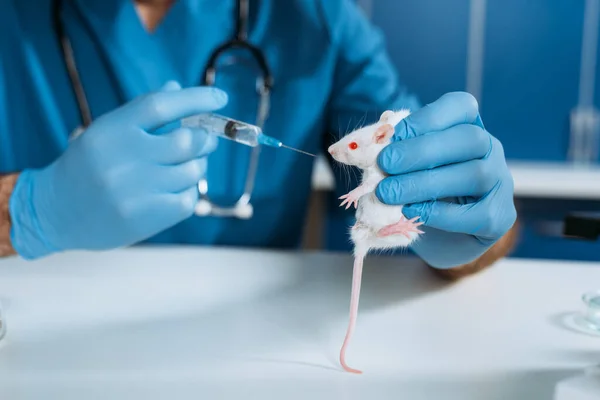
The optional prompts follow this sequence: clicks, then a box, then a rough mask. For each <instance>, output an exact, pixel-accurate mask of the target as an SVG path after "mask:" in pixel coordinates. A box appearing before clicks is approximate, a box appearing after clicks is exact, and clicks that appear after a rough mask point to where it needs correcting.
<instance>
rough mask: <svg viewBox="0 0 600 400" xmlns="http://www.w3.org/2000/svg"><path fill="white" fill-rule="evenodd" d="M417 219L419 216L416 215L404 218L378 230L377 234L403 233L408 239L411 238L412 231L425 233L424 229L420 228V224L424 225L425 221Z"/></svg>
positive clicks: (382, 235)
mask: <svg viewBox="0 0 600 400" xmlns="http://www.w3.org/2000/svg"><path fill="white" fill-rule="evenodd" d="M417 219H419V217H414V218H412V219H406V218H403V219H402V220H400V221H398V222H396V223H395V224H391V225H387V226H384V227H383V228H381V229H380V230H379V231H378V232H377V236H379V237H384V236H392V235H403V236H405V237H406V238H407V239H410V234H411V233H417V234H420V233H423V231H422V230H420V229H418V227H419V226H421V225H423V222H416V221H417Z"/></svg>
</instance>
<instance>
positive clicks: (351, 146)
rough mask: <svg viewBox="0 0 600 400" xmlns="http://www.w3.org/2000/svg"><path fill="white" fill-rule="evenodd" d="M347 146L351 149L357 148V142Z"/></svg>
mask: <svg viewBox="0 0 600 400" xmlns="http://www.w3.org/2000/svg"><path fill="white" fill-rule="evenodd" d="M348 147H350V149H351V150H356V149H358V143H356V142H352V143H350V144H349V145H348Z"/></svg>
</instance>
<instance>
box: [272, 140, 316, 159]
mask: <svg viewBox="0 0 600 400" xmlns="http://www.w3.org/2000/svg"><path fill="white" fill-rule="evenodd" d="M281 147H285V148H286V149H290V150H293V151H297V152H298V153H302V154H306V155H307V156H311V157H316V156H315V155H314V154H311V153H307V152H306V151H302V150H298V149H295V148H293V147H289V146H286V145H285V144H283V143H282V144H281Z"/></svg>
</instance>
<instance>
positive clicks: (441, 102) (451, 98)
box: [394, 92, 483, 140]
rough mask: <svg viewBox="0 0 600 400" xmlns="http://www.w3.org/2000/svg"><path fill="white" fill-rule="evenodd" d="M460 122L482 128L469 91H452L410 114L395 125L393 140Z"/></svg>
mask: <svg viewBox="0 0 600 400" xmlns="http://www.w3.org/2000/svg"><path fill="white" fill-rule="evenodd" d="M460 124H475V125H479V126H480V127H482V128H483V123H482V122H481V118H480V117H479V106H478V104H477V100H476V99H475V97H473V96H472V95H471V94H469V93H465V92H452V93H447V94H444V95H443V96H441V97H440V98H439V99H438V100H436V101H434V102H433V103H430V104H427V105H425V106H424V107H423V108H421V109H419V110H417V111H415V112H414V113H412V114H410V115H409V116H408V117H406V118H404V119H403V120H402V121H400V123H399V124H398V125H396V129H395V134H394V140H406V139H409V138H413V137H417V136H423V135H426V134H428V133H431V132H438V131H443V130H445V129H448V128H451V127H453V126H455V125H460Z"/></svg>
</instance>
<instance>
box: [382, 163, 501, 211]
mask: <svg viewBox="0 0 600 400" xmlns="http://www.w3.org/2000/svg"><path fill="white" fill-rule="evenodd" d="M496 164H497V163H495V162H493V160H490V159H483V160H471V161H467V162H464V163H458V164H452V165H447V166H443V167H439V168H434V169H430V170H425V171H417V172H410V173H408V174H402V175H393V176H390V177H388V178H385V179H383V180H382V181H381V182H380V183H379V185H378V186H377V189H376V194H377V197H378V198H379V200H380V201H382V202H383V203H386V204H392V205H402V204H412V203H420V202H424V201H429V200H437V199H444V198H448V197H465V196H470V197H480V196H483V195H485V194H487V193H488V192H489V191H490V190H492V189H493V188H494V186H496V185H497V184H498V182H499V181H500V180H501V179H502V177H503V175H502V174H503V170H502V169H501V168H498V167H497V165H496Z"/></svg>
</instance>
